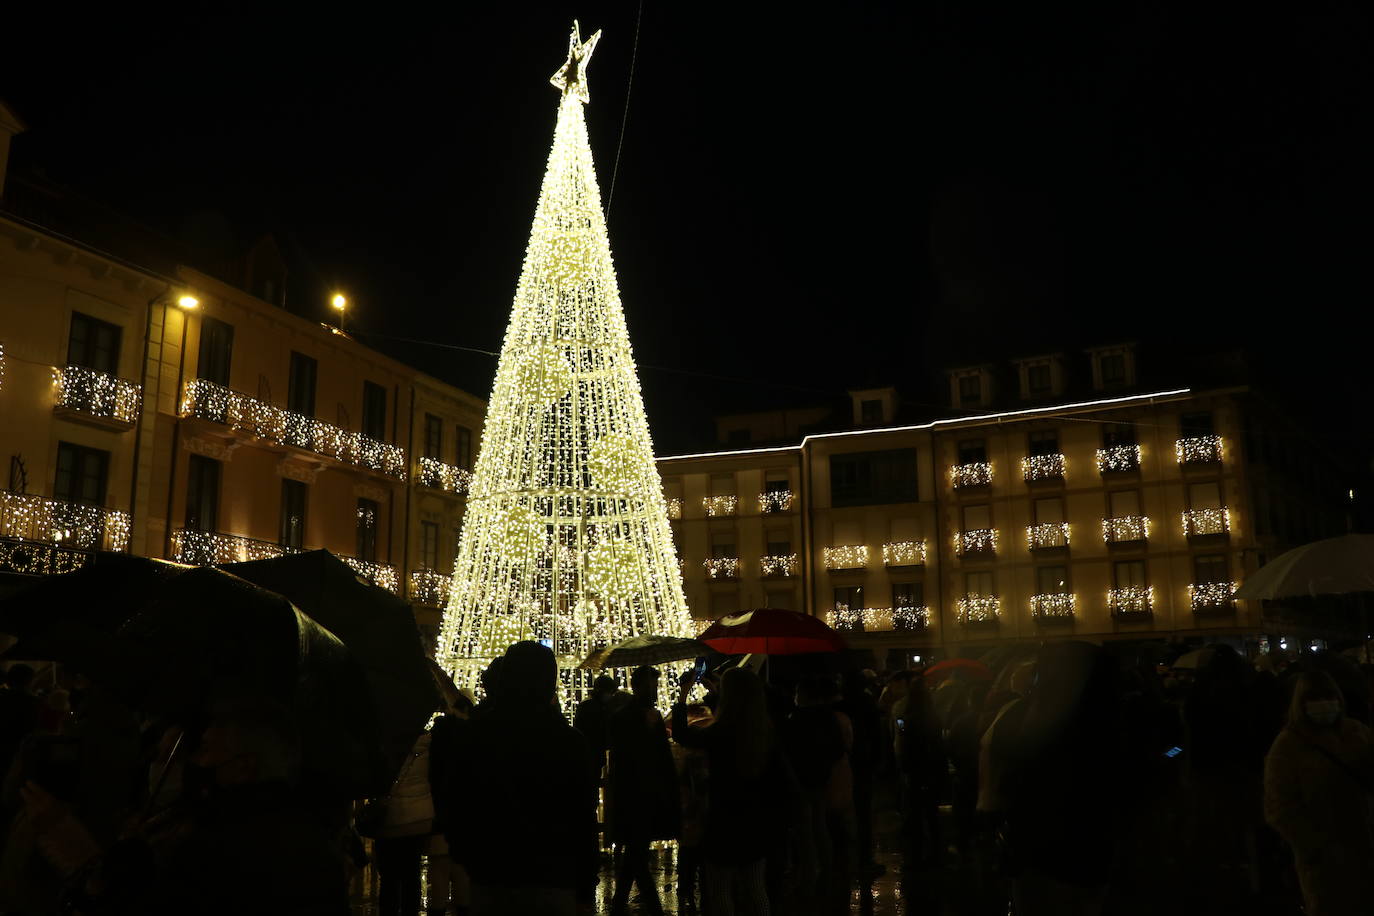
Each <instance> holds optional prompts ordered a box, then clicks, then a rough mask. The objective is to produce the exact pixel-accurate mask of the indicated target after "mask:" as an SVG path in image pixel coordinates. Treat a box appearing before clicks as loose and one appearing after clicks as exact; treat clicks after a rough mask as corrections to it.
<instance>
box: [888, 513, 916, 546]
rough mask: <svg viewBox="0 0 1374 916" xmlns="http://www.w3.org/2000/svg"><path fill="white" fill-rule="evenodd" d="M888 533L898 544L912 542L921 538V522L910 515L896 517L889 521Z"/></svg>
mask: <svg viewBox="0 0 1374 916" xmlns="http://www.w3.org/2000/svg"><path fill="white" fill-rule="evenodd" d="M888 533H889V536H890V538H891V540H892V541H893V542H894V543H897V544H904V543H910V542H912V541H919V540H920V539H921V523H920V521H919V520H917V519H915V518H912V517H910V516H906V517H901V518H894V519H892V521H891V522H890V523H889V526H888Z"/></svg>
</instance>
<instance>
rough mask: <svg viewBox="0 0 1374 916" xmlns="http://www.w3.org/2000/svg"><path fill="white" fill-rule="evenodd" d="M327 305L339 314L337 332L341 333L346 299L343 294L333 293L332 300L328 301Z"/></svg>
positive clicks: (346, 306)
mask: <svg viewBox="0 0 1374 916" xmlns="http://www.w3.org/2000/svg"><path fill="white" fill-rule="evenodd" d="M329 304H330V305H332V306H334V308H335V309H336V310H337V311H338V313H339V330H340V331H342V330H343V329H344V314H345V310H346V309H347V308H348V299H346V298H345V297H344V294H343V293H335V294H334V298H333V299H331V300H329Z"/></svg>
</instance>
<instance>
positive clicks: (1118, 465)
mask: <svg viewBox="0 0 1374 916" xmlns="http://www.w3.org/2000/svg"><path fill="white" fill-rule="evenodd" d="M1139 467H1140V446H1138V445H1113V446H1110V447H1108V448H1100V449H1098V450H1097V470H1098V472H1099V473H1102V474H1107V473H1110V472H1113V471H1134V470H1135V469H1137V468H1139Z"/></svg>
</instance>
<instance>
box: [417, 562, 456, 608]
mask: <svg viewBox="0 0 1374 916" xmlns="http://www.w3.org/2000/svg"><path fill="white" fill-rule="evenodd" d="M448 588H449V577H448V576H446V575H444V574H443V573H441V572H438V571H436V570H433V569H413V570H411V572H410V589H409V592H410V600H411V601H415V602H418V603H419V604H423V605H425V606H426V607H444V606H445V605H446V604H448Z"/></svg>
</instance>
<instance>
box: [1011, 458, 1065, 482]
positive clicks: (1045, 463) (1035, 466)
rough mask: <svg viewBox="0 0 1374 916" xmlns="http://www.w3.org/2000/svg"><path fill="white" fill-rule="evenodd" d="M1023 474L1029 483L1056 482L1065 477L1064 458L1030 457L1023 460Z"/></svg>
mask: <svg viewBox="0 0 1374 916" xmlns="http://www.w3.org/2000/svg"><path fill="white" fill-rule="evenodd" d="M1021 474H1022V476H1024V477H1025V479H1026V480H1027V481H1034V480H1056V479H1062V478H1063V477H1064V456H1063V455H1059V454H1054V455H1028V456H1026V457H1025V458H1022V459H1021Z"/></svg>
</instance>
